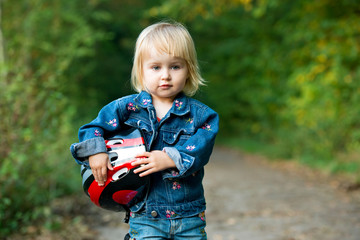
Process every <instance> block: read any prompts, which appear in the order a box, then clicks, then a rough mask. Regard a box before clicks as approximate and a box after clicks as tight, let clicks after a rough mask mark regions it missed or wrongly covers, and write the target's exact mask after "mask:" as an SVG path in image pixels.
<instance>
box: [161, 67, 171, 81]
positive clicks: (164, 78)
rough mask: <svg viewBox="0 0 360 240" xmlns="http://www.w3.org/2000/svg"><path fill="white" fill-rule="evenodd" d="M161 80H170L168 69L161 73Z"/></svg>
mask: <svg viewBox="0 0 360 240" xmlns="http://www.w3.org/2000/svg"><path fill="white" fill-rule="evenodd" d="M161 79H163V80H169V79H171V76H170V72H169V69H164V70H163V71H162V73H161Z"/></svg>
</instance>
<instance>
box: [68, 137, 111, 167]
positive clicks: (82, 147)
mask: <svg viewBox="0 0 360 240" xmlns="http://www.w3.org/2000/svg"><path fill="white" fill-rule="evenodd" d="M70 151H71V154H72V156H73V157H74V158H75V160H76V162H77V163H79V164H82V162H83V161H84V160H87V158H88V157H89V156H91V155H94V154H97V153H106V152H107V151H106V144H105V140H104V138H102V137H95V138H90V139H88V140H85V141H83V142H80V143H74V144H72V145H71V147H70Z"/></svg>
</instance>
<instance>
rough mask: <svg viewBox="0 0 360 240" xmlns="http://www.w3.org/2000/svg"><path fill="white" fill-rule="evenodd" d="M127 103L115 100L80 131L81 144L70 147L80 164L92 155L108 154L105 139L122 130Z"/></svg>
mask: <svg viewBox="0 0 360 240" xmlns="http://www.w3.org/2000/svg"><path fill="white" fill-rule="evenodd" d="M125 106H126V103H124V102H123V101H121V100H115V101H113V102H111V103H109V104H108V105H106V106H105V107H103V108H102V109H101V110H100V112H99V114H98V116H97V117H96V118H95V119H94V120H93V121H91V122H90V123H88V124H85V125H84V126H82V127H80V129H79V143H74V144H72V145H71V147H70V151H71V154H72V156H73V157H74V158H75V161H76V162H77V163H79V164H84V161H85V160H87V158H88V157H89V156H91V155H94V154H97V153H102V152H104V153H105V152H106V145H105V140H104V138H107V137H108V136H111V135H112V134H114V133H115V132H117V131H119V130H120V129H121V124H120V123H121V122H123V121H124V116H125V115H124V114H123V112H125V111H124V107H125Z"/></svg>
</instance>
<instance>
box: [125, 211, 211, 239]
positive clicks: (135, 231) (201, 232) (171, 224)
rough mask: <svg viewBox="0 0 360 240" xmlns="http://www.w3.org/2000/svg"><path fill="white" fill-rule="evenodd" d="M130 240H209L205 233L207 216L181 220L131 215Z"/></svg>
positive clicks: (200, 215)
mask: <svg viewBox="0 0 360 240" xmlns="http://www.w3.org/2000/svg"><path fill="white" fill-rule="evenodd" d="M129 224H130V229H129V234H130V239H131V240H142V239H154V240H155V239H156V240H157V239H159V240H160V239H168V240H170V239H174V240H185V239H186V240H188V239H193V240H204V239H207V236H206V232H205V226H206V221H205V214H204V213H200V214H199V215H197V216H194V217H187V218H179V219H156V218H148V217H146V216H145V214H144V213H143V214H142V213H140V214H138V213H131V217H130V222H129Z"/></svg>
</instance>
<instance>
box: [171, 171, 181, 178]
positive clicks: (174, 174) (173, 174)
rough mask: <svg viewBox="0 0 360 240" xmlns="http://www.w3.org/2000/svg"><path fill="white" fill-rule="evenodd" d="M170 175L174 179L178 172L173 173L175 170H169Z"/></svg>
mask: <svg viewBox="0 0 360 240" xmlns="http://www.w3.org/2000/svg"><path fill="white" fill-rule="evenodd" d="M171 175H172V176H173V177H175V176H177V175H179V172H178V171H175V170H171Z"/></svg>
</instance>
